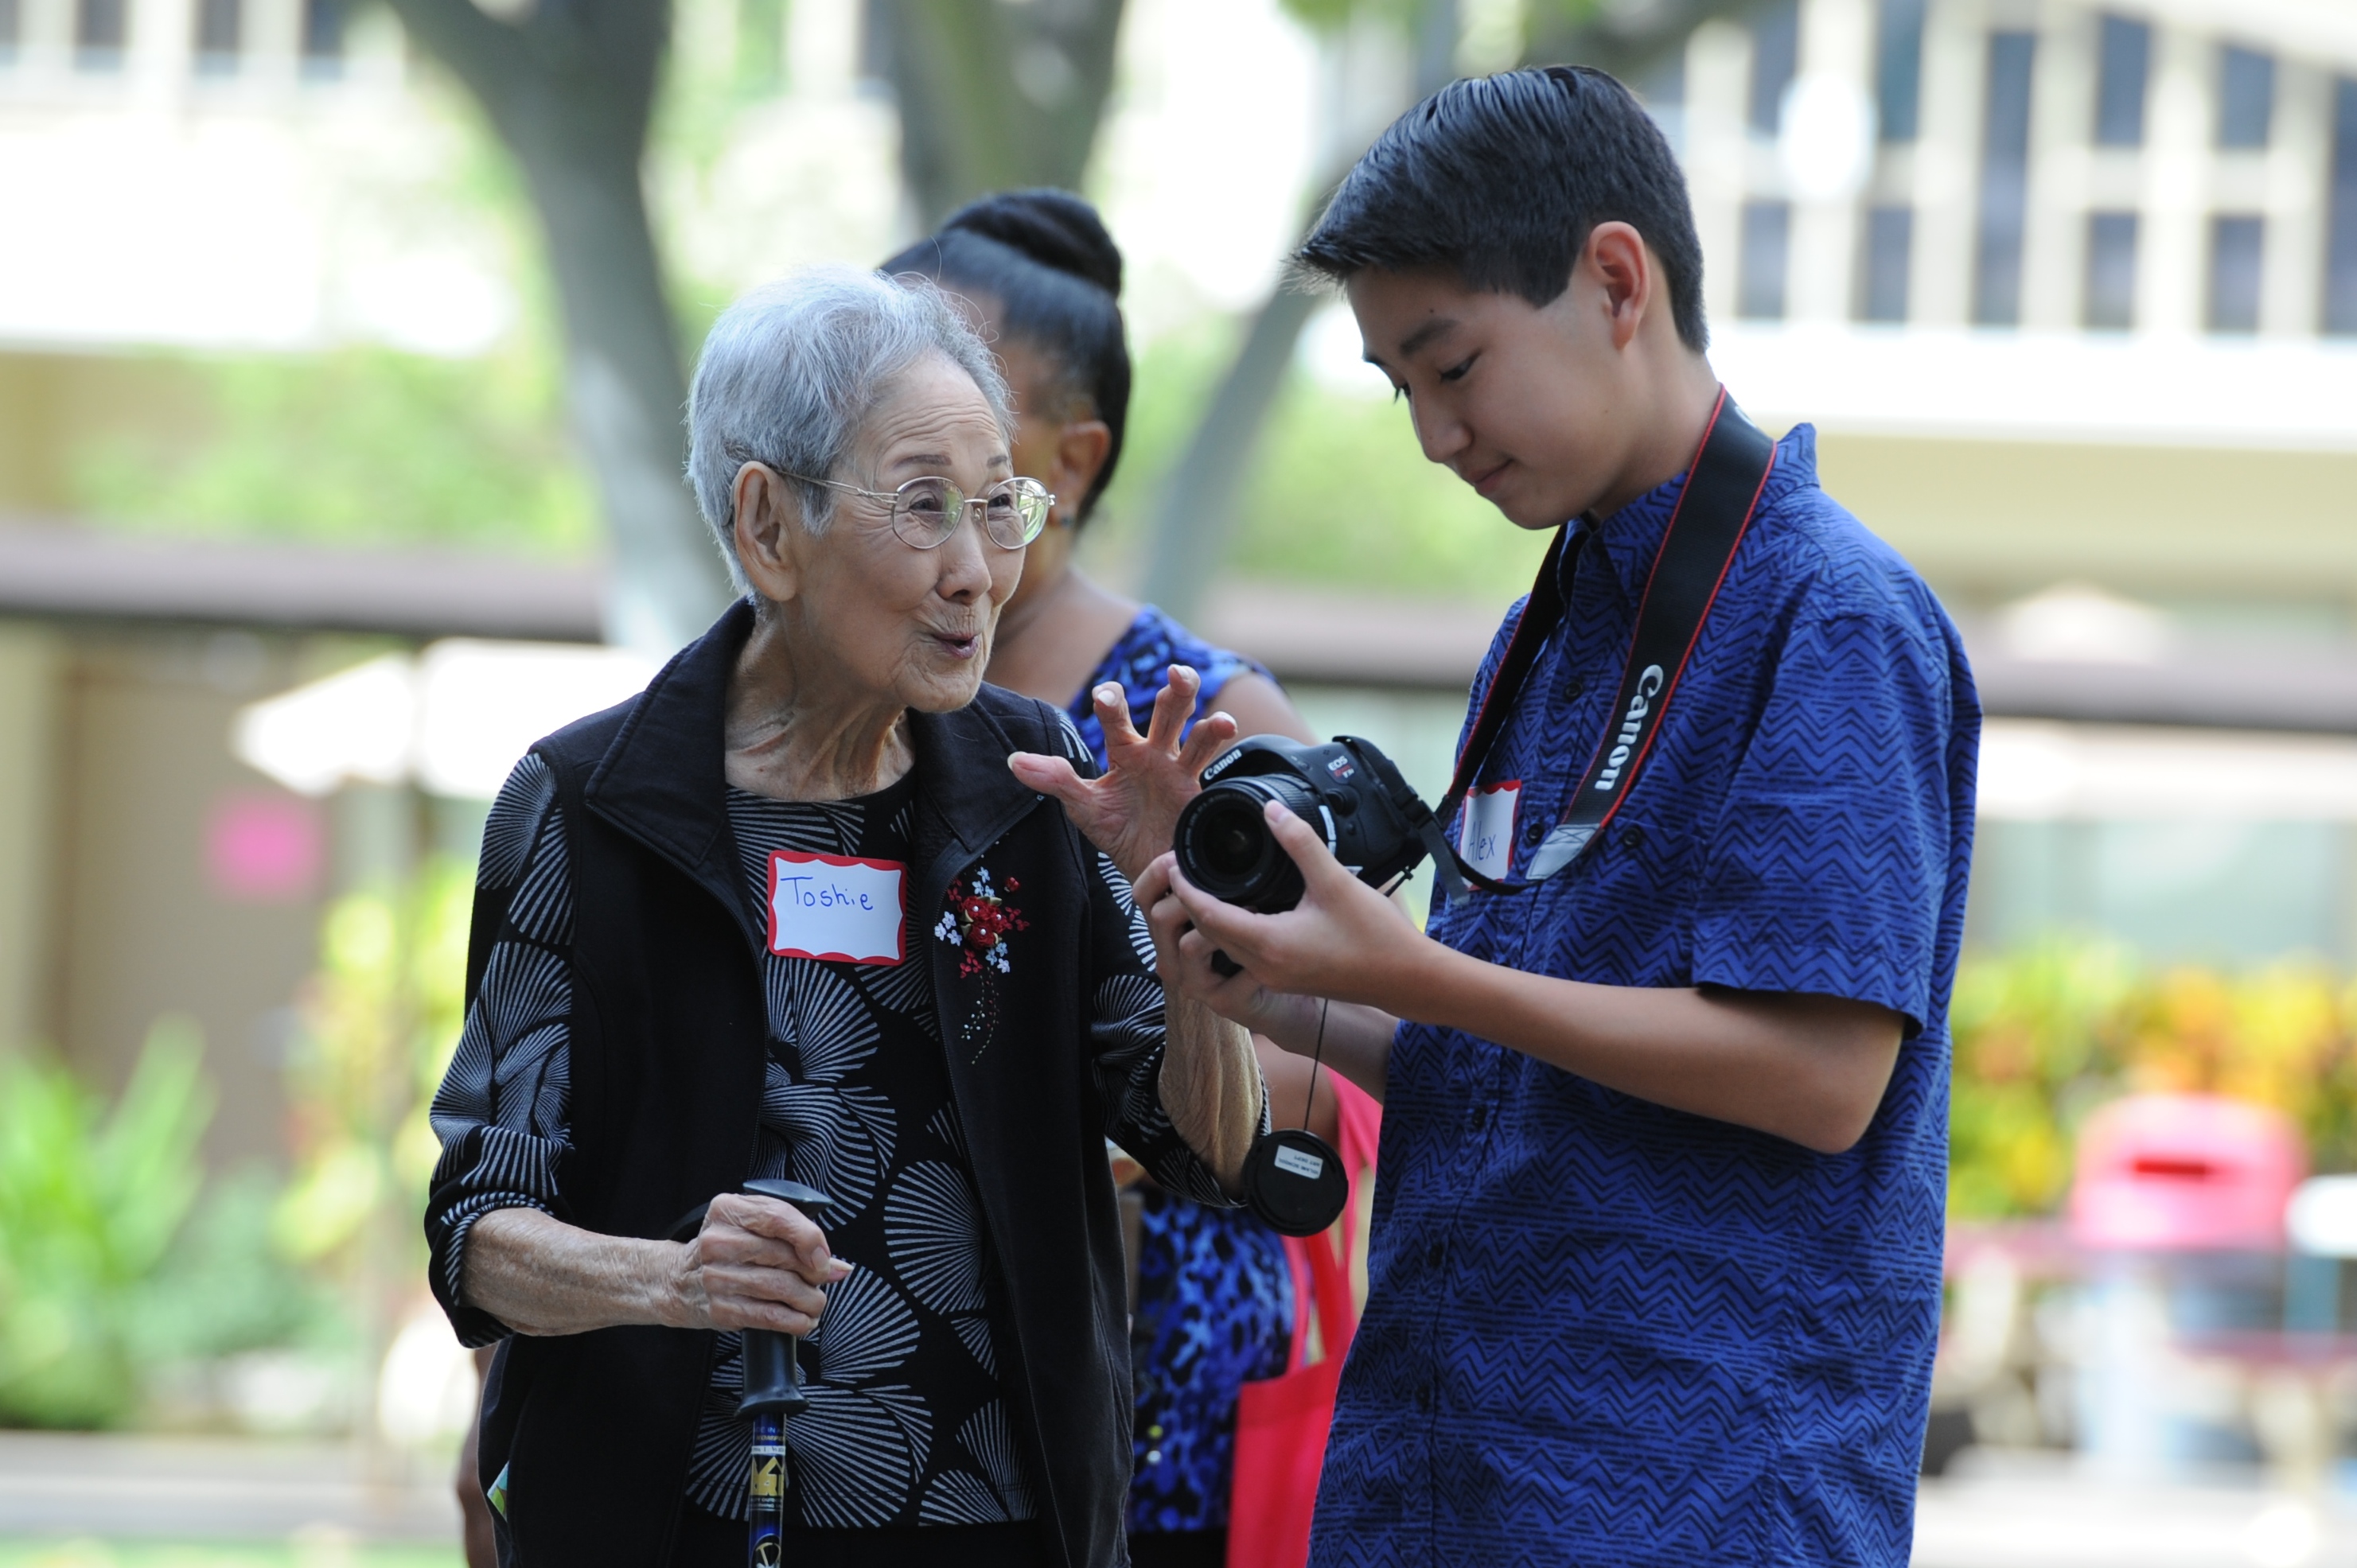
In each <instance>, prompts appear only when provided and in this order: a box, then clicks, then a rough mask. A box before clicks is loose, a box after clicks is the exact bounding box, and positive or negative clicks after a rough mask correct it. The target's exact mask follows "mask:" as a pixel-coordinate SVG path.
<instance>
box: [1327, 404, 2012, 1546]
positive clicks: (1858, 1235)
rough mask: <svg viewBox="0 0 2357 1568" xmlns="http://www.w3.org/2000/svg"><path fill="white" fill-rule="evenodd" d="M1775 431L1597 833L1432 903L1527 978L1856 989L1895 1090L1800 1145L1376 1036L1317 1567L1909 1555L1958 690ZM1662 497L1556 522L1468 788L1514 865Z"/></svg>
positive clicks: (1585, 720)
mask: <svg viewBox="0 0 2357 1568" xmlns="http://www.w3.org/2000/svg"><path fill="white" fill-rule="evenodd" d="M1778 454H1779V455H1778V460H1777V464H1776V467H1775V470H1774V472H1773V474H1772V475H1771V476H1770V479H1769V482H1768V486H1767V489H1766V491H1765V493H1764V496H1763V498H1762V502H1761V507H1760V513H1759V515H1758V517H1757V519H1756V521H1754V522H1753V524H1752V527H1751V530H1750V532H1749V535H1748V536H1747V538H1746V539H1745V540H1744V542H1743V544H1742V547H1741V549H1740V550H1739V551H1738V554H1737V556H1736V559H1735V561H1734V564H1733V565H1732V567H1731V569H1730V570H1729V572H1728V574H1727V579H1726V582H1725V584H1724V585H1723V587H1722V589H1721V591H1720V593H1719V596H1718V600H1717V607H1716V608H1715V609H1714V611H1713V612H1712V615H1711V617H1710V619H1709V621H1708V623H1707V625H1706V627H1705V628H1704V631H1703V634H1702V638H1701V640H1700V643H1699V645H1698V646H1697V647H1696V649H1695V653H1694V657H1693V660H1692V662H1691V663H1690V665H1689V666H1688V668H1687V670H1686V673H1685V677H1684V682H1682V683H1681V684H1680V685H1679V686H1678V688H1677V691H1676V694H1675V696H1674V699H1673V701H1672V702H1671V704H1670V706H1669V708H1668V710H1667V713H1666V715H1665V716H1664V717H1663V721H1662V728H1661V731H1660V736H1659V739H1658V740H1657V742H1656V744H1655V749H1654V752H1653V754H1652V757H1651V759H1650V760H1649V761H1648V762H1647V763H1646V765H1645V768H1644V770H1643V772H1642V773H1641V774H1640V775H1639V776H1638V777H1637V779H1636V782H1635V784H1634V786H1633V787H1632V789H1631V792H1630V794H1629V797H1628V800H1627V801H1626V803H1625V804H1624V805H1623V806H1622V807H1621V808H1620V814H1619V815H1618V816H1617V817H1615V818H1614V819H1613V822H1612V824H1611V827H1610V830H1609V835H1608V836H1607V837H1606V838H1605V839H1603V840H1601V841H1599V842H1598V843H1597V844H1596V845H1595V846H1593V847H1592V848H1591V849H1590V850H1589V851H1588V853H1587V856H1586V857H1585V858H1584V859H1583V860H1581V861H1580V862H1578V863H1577V864H1576V865H1573V866H1572V867H1571V868H1570V869H1568V870H1566V871H1565V872H1563V873H1561V874H1559V875H1556V876H1555V877H1554V878H1552V879H1550V880H1549V881H1547V882H1545V883H1544V884H1542V885H1540V886H1539V887H1538V888H1537V889H1536V890H1535V891H1533V892H1529V893H1524V894H1521V895H1518V896H1504V897H1497V896H1488V895H1482V894H1478V893H1477V894H1474V895H1473V896H1472V897H1470V898H1469V899H1468V900H1466V901H1464V902H1461V903H1458V904H1455V905H1451V906H1448V907H1447V908H1436V909H1435V910H1434V912H1433V916H1432V920H1431V925H1430V928H1429V929H1430V930H1431V933H1432V934H1433V935H1434V936H1435V937H1437V939H1439V940H1441V941H1443V942H1446V943H1447V944H1448V946H1450V947H1452V948H1455V949H1457V950H1460V951H1462V952H1466V953H1469V954H1471V955H1472V956H1474V957H1477V958H1480V959H1485V960H1488V961H1491V962H1495V963H1501V964H1507V965H1511V966H1512V967H1514V968H1516V969H1520V970H1524V971H1528V972H1534V973H1539V974H1548V975H1556V976H1561V977H1564V978H1566V979H1573V980H1583V981H1590V982H1596V983H1605V984H1611V985H1648V986H1689V985H1712V986H1726V987H1730V988H1733V989H1738V990H1745V991H1763V992H1786V993H1794V992H1797V993H1814V994H1822V995H1830V996H1843V997H1850V998H1855V999H1857V1000H1860V1001H1865V1002H1871V1003H1876V1004H1880V1005H1882V1006H1884V1007H1888V1008H1890V1009H1892V1010H1893V1011H1895V1012H1897V1013H1900V1014H1901V1015H1904V1016H1905V1018H1906V1020H1907V1025H1906V1030H1905V1036H1904V1039H1903V1043H1902V1044H1901V1046H1900V1051H1899V1057H1898V1062H1897V1066H1896V1069H1895V1070H1894V1072H1893V1074H1892V1077H1891V1080H1890V1086H1889V1090H1888V1091H1887V1092H1886V1093H1885V1095H1884V1097H1883V1101H1882V1104H1881V1107H1880V1109H1879V1110H1878V1112H1877V1113H1876V1115H1875V1118H1874V1121H1873V1123H1872V1125H1871V1127H1870V1128H1869V1129H1868V1130H1867V1133H1866V1136H1865V1137H1864V1138H1863V1139H1862V1140H1861V1141H1860V1142H1859V1143H1858V1144H1857V1146H1856V1147H1855V1148H1853V1149H1851V1150H1850V1151H1849V1152H1847V1153H1846V1154H1842V1155H1816V1154H1812V1153H1811V1152H1810V1151H1808V1150H1807V1149H1804V1148H1802V1147H1801V1146H1799V1145H1798V1144H1791V1143H1787V1142H1785V1141H1783V1140H1782V1139H1780V1138H1775V1137H1771V1136H1770V1135H1768V1134H1767V1133H1755V1132H1751V1131H1749V1130H1747V1129H1745V1128H1742V1127H1738V1126H1734V1125H1732V1124H1730V1123H1727V1122H1715V1121H1709V1120H1706V1119H1704V1118H1702V1117H1699V1116H1692V1115H1688V1114H1685V1113H1684V1112H1677V1111H1672V1110H1669V1109H1667V1108H1665V1107H1663V1106H1660V1105H1654V1104H1651V1103H1648V1102H1646V1101H1641V1100H1636V1099H1632V1098H1631V1097H1629V1096H1626V1095H1622V1094H1618V1093H1615V1092H1614V1091H1612V1090H1609V1089H1605V1088H1603V1087H1601V1086H1600V1085H1598V1084H1595V1083H1591V1082H1588V1081H1587V1080H1586V1079H1581V1078H1578V1077H1577V1076H1575V1075H1574V1074H1571V1073H1568V1072H1565V1071H1562V1070H1560V1069H1555V1068H1552V1067H1548V1066H1545V1065H1544V1064H1542V1063H1540V1062H1538V1061H1537V1060H1535V1059H1534V1058H1530V1057H1527V1056H1523V1055H1522V1054H1520V1053H1518V1052H1515V1051H1511V1050H1506V1049H1503V1048H1501V1047H1498V1046H1494V1045H1491V1044H1489V1043H1488V1042H1486V1041H1483V1040H1480V1039H1477V1038H1475V1037H1473V1036H1469V1035H1466V1034H1463V1033H1461V1032H1458V1031H1455V1030H1450V1029H1442V1028H1435V1027H1431V1026H1424V1025H1415V1024H1410V1025H1404V1026H1402V1027H1401V1029H1400V1031H1399V1034H1398V1036H1397V1038H1396V1041H1395V1042H1394V1047H1393V1050H1392V1058H1391V1072H1390V1080H1389V1087H1388V1092H1387V1093H1386V1094H1385V1096H1384V1101H1383V1147H1382V1159H1381V1164H1380V1167H1379V1176H1378V1178H1377V1190H1376V1198H1375V1209H1374V1241H1373V1247H1372V1259H1371V1283H1372V1292H1371V1294H1370V1297H1369V1300H1368V1303H1367V1308H1366V1315H1365V1317H1364V1318H1363V1320H1362V1321H1361V1325H1360V1327H1359V1332H1358V1337H1357V1338H1356V1340H1355V1341H1354V1342H1353V1344H1352V1346H1351V1355H1350V1360H1349V1362H1348V1365H1347V1367H1346V1369H1345V1370H1344V1373H1343V1377H1342V1387H1341V1395H1340V1407H1339V1409H1338V1412H1337V1414H1336V1418H1335V1423H1334V1428H1333V1436H1332V1440H1331V1444H1330V1445H1329V1449H1328V1451H1327V1459H1326V1470H1325V1476H1324V1479H1323V1483H1322V1485H1321V1487H1320V1490H1319V1494H1318V1520H1317V1528H1316V1537H1315V1543H1314V1546H1313V1549H1312V1552H1311V1561H1312V1563H1314V1564H1317V1565H1318V1568H1345V1565H1351V1568H1356V1565H1359V1564H1369V1565H1373V1564H1384V1565H1390V1564H1417V1565H1419V1568H1420V1565H1423V1564H1448V1563H1463V1564H1478V1565H1480V1568H1491V1565H1493V1564H1499V1563H1581V1564H1598V1565H1606V1564H1609V1565H1612V1568H1621V1565H1626V1564H1664V1565H1669V1564H1674V1565H1676V1568H1693V1565H1695V1564H1700V1563H1709V1564H1714V1565H1717V1568H1727V1565H1731V1564H1752V1563H1760V1564H1765V1563H1777V1564H1785V1563H1825V1564H1832V1563H1841V1564H1846V1565H1852V1564H1892V1565H1896V1564H1900V1563H1905V1562H1906V1561H1907V1560H1908V1554H1909V1552H1910V1542H1911V1537H1912V1533H1913V1511H1914V1498H1915V1483H1916V1470H1917V1466H1918V1462H1919V1457H1920V1455H1921V1448H1922V1441H1923V1424H1924V1416H1925V1412H1926V1407H1927V1403H1928V1399H1929V1390H1930V1382H1931V1374H1932V1346H1933V1342H1934V1337H1935V1335H1936V1332H1937V1327H1938V1322H1939V1311H1940V1253H1941V1240H1942V1214H1943V1207H1944V1199H1945V1188H1946V1175H1947V1112H1948V1055H1949V1051H1948V1019H1947V1013H1948V994H1949V989H1950V985H1951V983H1952V982H1953V977H1954V973H1955V965H1956V953H1957V947H1958V943H1959V941H1960V939H1961V937H1962V934H1963V929H1964V884H1965V875H1966V871H1967V869H1968V866H1969V865H1970V860H1971V853H1972V831H1973V782H1974V766H1975V752H1976V749H1977V746H1978V741H1979V732H1980V715H1979V707H1978V703H1977V700H1976V698H1975V693H1974V689H1973V682H1972V673H1971V671H1970V670H1969V669H1968V668H1967V666H1966V664H1965V661H1964V650H1963V647H1962V644H1961V643H1960V642H1959V640H1958V639H1957V636H1956V632H1955V629H1954V628H1953V626H1951V625H1950V624H1949V621H1948V618H1947V617H1946V616H1945V615H1944V614H1943V612H1942V610H1941V608H1940V606H1939V604H1938V602H1937V601H1936V600H1935V599H1934V598H1933V597H1932V593H1931V590H1930V589H1928V588H1927V587H1925V586H1924V585H1923V583H1922V581H1921V578H1919V577H1918V576H1917V575H1915V573H1914V572H1913V571H1912V570H1910V568H1909V566H1908V565H1907V564H1906V563H1905V562H1904V561H1902V560H1900V558H1899V556H1898V555H1897V554H1896V553H1894V552H1892V551H1891V550H1890V549H1889V547H1888V546H1887V545H1885V544H1883V543H1882V542H1880V541H1879V540H1878V539H1876V538H1875V537H1874V536H1873V535H1872V534H1870V533H1868V532H1867V531H1866V529H1865V528H1864V527H1862V526H1861V525H1860V524H1859V523H1858V521H1857V519H1855V518H1853V517H1852V516H1851V515H1850V514H1849V513H1848V512H1847V511H1846V510H1843V509H1842V508H1841V507H1840V506H1839V505H1837V504H1835V502H1834V501H1833V500H1832V499H1829V498H1828V497H1827V496H1826V495H1825V493H1824V490H1822V489H1819V488H1818V485H1817V478H1816V450H1815V437H1814V434H1813V432H1812V431H1811V430H1810V429H1809V428H1808V427H1807V426H1805V425H1803V426H1801V427H1800V428H1798V429H1796V430H1794V431H1793V432H1792V434H1790V435H1787V436H1785V437H1784V439H1783V440H1782V441H1781V443H1780V444H1779V446H1778ZM1677 487H1678V482H1677V481H1672V482H1671V483H1669V484H1666V485H1664V486H1663V487H1662V488H1661V489H1657V490H1655V491H1653V492H1652V493H1651V494H1649V495H1646V496H1644V497H1642V498H1641V499H1638V500H1636V501H1635V502H1632V503H1631V505H1629V506H1628V507H1626V508H1624V509H1622V510H1620V512H1619V513H1618V514H1616V515H1615V516H1613V517H1612V518H1610V519H1609V520H1608V521H1605V522H1604V523H1603V524H1602V525H1601V528H1600V529H1599V530H1598V531H1596V532H1592V533H1590V534H1589V535H1587V537H1586V538H1585V539H1584V540H1583V541H1581V542H1580V549H1581V552H1582V555H1583V559H1582V561H1581V564H1580V566H1579V570H1578V574H1577V582H1576V584H1575V585H1574V588H1573V592H1572V595H1571V600H1570V607H1569V613H1568V614H1567V616H1566V619H1565V623H1564V625H1563V626H1562V627H1561V628H1558V630H1557V632H1556V634H1555V637H1554V638H1553V639H1552V640H1551V641H1550V643H1549V644H1548V646H1547V647H1546V649H1545V650H1544V652H1543V653H1542V655H1541V656H1540V658H1539V660H1538V662H1537V664H1536V666H1535V667H1534V669H1533V671H1532V672H1531V675H1530V678H1529V680H1528V682H1526V683H1525V685H1524V687H1523V694H1522V698H1521V701H1520V703H1519V704H1518V705H1517V706H1516V707H1515V709H1514V711H1513V714H1512V717H1511V718H1510V720H1509V721H1508V724H1507V725H1506V728H1505V730H1504V732H1503V734H1502V735H1501V736H1500V738H1499V742H1498V744H1497V746H1495V748H1494V749H1493V752H1492V754H1491V757H1490V759H1489V763H1488V766H1487V767H1486V768H1485V769H1484V770H1483V772H1482V774H1481V777H1480V780H1479V781H1478V782H1479V783H1480V785H1481V786H1482V787H1484V788H1489V787H1494V786H1498V785H1501V784H1505V783H1507V782H1509V781H1518V783H1519V789H1520V794H1519V797H1517V805H1516V808H1515V809H1514V810H1513V811H1512V816H1511V818H1510V819H1509V818H1502V814H1501V817H1493V818H1492V821H1493V822H1496V824H1497V826H1498V829H1499V832H1500V833H1501V835H1502V837H1503V840H1504V843H1505V844H1506V846H1508V852H1509V853H1510V854H1511V868H1512V873H1513V874H1514V875H1521V874H1522V872H1523V867H1524V866H1525V865H1527V864H1528V861H1529V857H1530V854H1531V852H1532V851H1533V849H1534V848H1535V847H1536V845H1537V843H1539V841H1540V840H1541V839H1543V838H1544V836H1545V835H1546V832H1547V831H1548V829H1549V828H1550V827H1552V826H1553V824H1554V823H1555V821H1556V820H1557V819H1558V817H1559V816H1560V814H1561V813H1562V811H1563V810H1564V808H1565V805H1566V800H1567V798H1568V796H1569V794H1570V792H1571V791H1572V789H1574V788H1575V787H1576V786H1577V781H1578V778H1579V775H1580V772H1581V770H1582V769H1583V768H1584V767H1585V765H1586V763H1587V759H1588V757H1590V756H1591V755H1592V754H1593V752H1594V750H1595V747H1596V746H1597V744H1598V738H1599V737H1600V736H1603V734H1604V733H1605V729H1606V725H1607V717H1608V715H1607V709H1608V708H1609V706H1610V705H1611V703H1612V702H1613V698H1614V695H1615V692H1616V689H1617V687H1618V684H1619V678H1620V665H1621V660H1622V658H1623V656H1624V654H1625V651H1626V650H1627V647H1628V644H1629V639H1630V634H1631V628H1632V627H1633V625H1634V618H1635V612H1636V607H1637V603H1638V599H1639V596H1640V595H1641V592H1642V590H1643V588H1644V585H1645V580H1646V574H1647V572H1648V570H1649V569H1650V567H1651V565H1652V560H1653V554H1654V551H1655V548H1656V546H1657V545H1658V544H1659V542H1660V541H1661V538H1662V534H1663V529H1664V527H1665V526H1666V523H1667V521H1668V517H1669V512H1670V508H1671V505H1672V503H1673V501H1674V499H1675V498H1676V495H1677ZM1512 624H1513V618H1512V616H1511V615H1510V616H1509V617H1508V619H1507V623H1506V628H1501V632H1500V634H1499V637H1498V639H1497V641H1496V643H1495V644H1493V646H1492V648H1491V653H1490V657H1489V660H1488V661H1487V662H1486V663H1485V665H1484V667H1483V670H1482V672H1481V675H1480V684H1479V685H1477V687H1476V691H1477V692H1478V691H1481V690H1486V689H1487V685H1488V682H1489V680H1490V675H1491V670H1492V669H1493V668H1494V667H1495V665H1496V662H1497V660H1498V659H1499V658H1500V656H1501V653H1502V651H1503V649H1504V646H1505V641H1506V638H1507V636H1508V635H1509V629H1508V628H1511V627H1512ZM1460 744H1461V743H1460Z"/></svg>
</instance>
